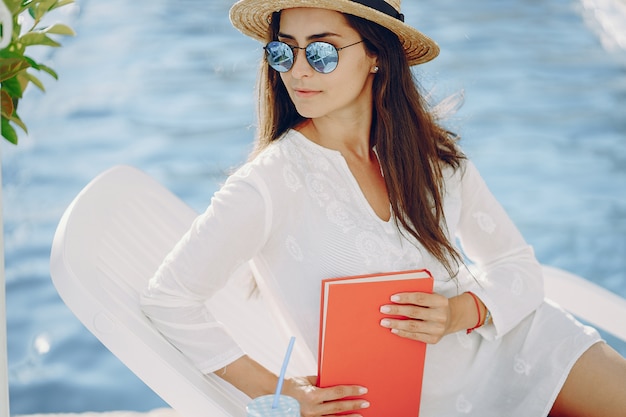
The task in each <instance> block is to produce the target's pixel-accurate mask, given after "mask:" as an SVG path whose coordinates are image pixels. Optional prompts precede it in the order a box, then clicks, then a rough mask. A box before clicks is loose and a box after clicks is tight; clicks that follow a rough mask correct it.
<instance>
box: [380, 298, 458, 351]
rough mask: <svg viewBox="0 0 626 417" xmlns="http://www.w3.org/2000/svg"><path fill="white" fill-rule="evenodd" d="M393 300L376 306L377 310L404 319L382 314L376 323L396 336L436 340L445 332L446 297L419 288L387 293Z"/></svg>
mask: <svg viewBox="0 0 626 417" xmlns="http://www.w3.org/2000/svg"><path fill="white" fill-rule="evenodd" d="M391 301H393V303H390V304H385V305H383V306H381V307H380V311H381V313H384V314H389V315H390V316H402V317H406V319H398V318H393V317H385V318H383V319H382V320H381V322H380V325H381V326H383V327H386V328H388V329H391V331H392V332H393V333H395V334H397V335H398V336H401V337H406V338H409V339H413V340H418V341H421V342H425V343H431V344H432V343H437V342H439V341H440V340H441V338H442V337H443V336H444V335H445V334H446V333H447V329H448V327H449V324H450V306H449V300H448V298H447V297H444V296H442V295H439V294H428V293H421V292H413V293H400V294H395V295H394V296H392V297H391Z"/></svg>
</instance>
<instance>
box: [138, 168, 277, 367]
mask: <svg viewBox="0 0 626 417" xmlns="http://www.w3.org/2000/svg"><path fill="white" fill-rule="evenodd" d="M262 191H263V187H262V186H258V184H255V183H254V181H253V180H252V179H250V178H245V175H234V176H233V177H231V178H229V180H228V181H227V182H226V184H225V185H224V187H223V188H222V189H221V190H220V191H218V192H217V193H216V194H215V195H214V197H213V199H212V201H211V205H210V206H209V207H208V209H207V210H206V212H204V213H203V214H201V215H199V216H198V217H197V218H196V220H195V221H194V222H193V224H192V226H191V228H190V230H189V231H188V232H187V233H186V234H185V235H184V236H183V238H182V239H181V240H180V242H178V244H177V245H176V246H175V247H174V249H173V250H172V251H171V253H170V254H169V255H168V256H167V258H166V259H165V260H164V262H163V263H162V265H161V266H160V268H159V269H158V271H157V272H156V273H155V275H154V276H153V277H152V279H151V280H150V282H149V285H148V287H147V288H146V289H145V291H144V292H143V294H142V295H141V305H142V309H143V311H144V314H146V316H148V318H149V319H150V320H151V321H152V322H153V324H154V325H155V327H156V328H157V329H158V330H159V331H160V332H161V333H162V334H163V335H164V336H165V337H166V338H167V339H168V340H169V341H170V342H171V343H172V344H173V345H174V346H175V347H177V348H178V349H179V350H180V351H182V352H183V353H184V354H185V355H186V356H187V357H189V358H190V359H191V361H192V362H193V363H194V364H195V365H196V366H197V367H198V368H199V369H200V370H201V371H203V372H205V373H209V372H213V371H215V370H216V369H219V368H221V367H223V366H225V365H227V364H228V363H231V362H232V361H234V360H235V359H237V358H239V357H240V356H242V355H243V352H242V350H241V349H240V347H239V346H238V345H237V344H236V343H235V341H234V340H233V339H232V338H231V337H230V335H229V334H228V331H227V330H226V329H225V328H223V326H222V325H221V324H220V323H219V322H217V320H216V319H215V318H214V317H213V316H212V315H211V313H210V312H209V310H208V309H207V308H206V306H205V304H206V301H207V299H209V298H210V297H211V296H212V295H213V294H214V293H215V292H216V291H218V290H219V289H220V288H222V287H223V286H224V285H225V284H226V282H227V280H228V278H229V277H230V276H231V275H232V273H233V272H234V271H235V270H236V269H237V268H238V267H239V266H241V265H242V264H243V263H244V262H246V261H248V260H249V259H250V258H251V257H253V256H254V254H255V253H256V252H257V251H258V250H259V249H260V247H261V246H262V244H263V242H264V241H265V240H266V239H267V235H268V230H269V224H268V223H269V220H268V219H269V216H268V211H269V208H268V207H267V200H266V199H264V198H263V195H262V194H263V192H262Z"/></svg>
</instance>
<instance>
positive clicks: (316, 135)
mask: <svg viewBox="0 0 626 417" xmlns="http://www.w3.org/2000/svg"><path fill="white" fill-rule="evenodd" d="M370 126H371V120H368V121H364V120H358V121H357V120H356V119H355V120H354V121H353V122H346V121H341V122H339V121H337V120H332V119H330V118H328V117H327V118H319V119H308V120H306V121H304V122H303V123H301V124H300V125H299V126H297V127H296V130H298V131H299V132H300V133H302V134H303V135H304V136H306V137H307V138H308V139H309V140H311V141H313V142H315V143H317V144H318V145H320V146H323V147H325V148H328V149H334V150H336V151H339V152H341V154H342V155H343V156H344V157H346V158H357V159H369V158H370V156H371V144H370Z"/></svg>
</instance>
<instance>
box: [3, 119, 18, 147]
mask: <svg viewBox="0 0 626 417" xmlns="http://www.w3.org/2000/svg"><path fill="white" fill-rule="evenodd" d="M2 137H3V138H5V139H6V140H8V141H9V142H11V143H12V144H14V145H17V132H16V131H15V129H13V126H11V125H10V124H9V121H8V120H7V119H5V118H4V117H3V118H2Z"/></svg>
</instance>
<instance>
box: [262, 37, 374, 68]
mask: <svg viewBox="0 0 626 417" xmlns="http://www.w3.org/2000/svg"><path fill="white" fill-rule="evenodd" d="M364 41H365V39H361V40H360V41H358V42H355V43H351V44H350V45H346V46H342V47H340V48H337V47H336V46H335V45H333V44H332V43H329V42H323V41H314V42H311V43H309V44H308V45H307V46H305V47H304V48H302V47H299V46H294V45H289V44H288V43H286V42H282V41H271V42H268V43H267V45H265V46H264V47H263V49H264V50H265V60H266V61H267V63H268V65H269V66H270V67H271V68H272V69H273V70H275V71H278V72H280V73H286V72H289V71H291V69H292V68H293V65H294V64H295V63H296V58H297V56H298V53H297V52H296V50H303V51H305V56H306V61H307V62H308V63H309V65H310V66H311V68H313V69H314V70H315V71H316V72H319V73H320V74H330V73H331V72H333V71H334V70H335V69H337V67H338V66H339V51H341V50H343V49H346V48H349V47H351V46H354V45H358V44H360V43H362V42H364ZM272 44H274V45H281V46H282V45H284V46H286V47H287V49H288V50H290V51H291V57H287V58H289V59H290V60H291V64H289V68H286V69H284V68H285V66H283V65H282V64H278V63H274V64H272V62H271V61H270V49H271V47H270V45H272ZM311 45H324V46H326V45H328V46H330V47H331V48H332V49H334V50H335V55H336V57H337V61H336V65H335V66H334V67H333V68H332V69H331V70H329V71H324V70H323V68H322V69H318V67H316V65H315V61H312V59H311V51H310V50H309V48H311ZM285 51H286V50H285ZM317 53H318V51H316V53H315V55H317ZM329 56H330V55H329ZM329 56H326V57H324V58H328V57H329ZM282 62H286V61H285V60H283V61H282ZM324 66H326V65H324Z"/></svg>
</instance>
